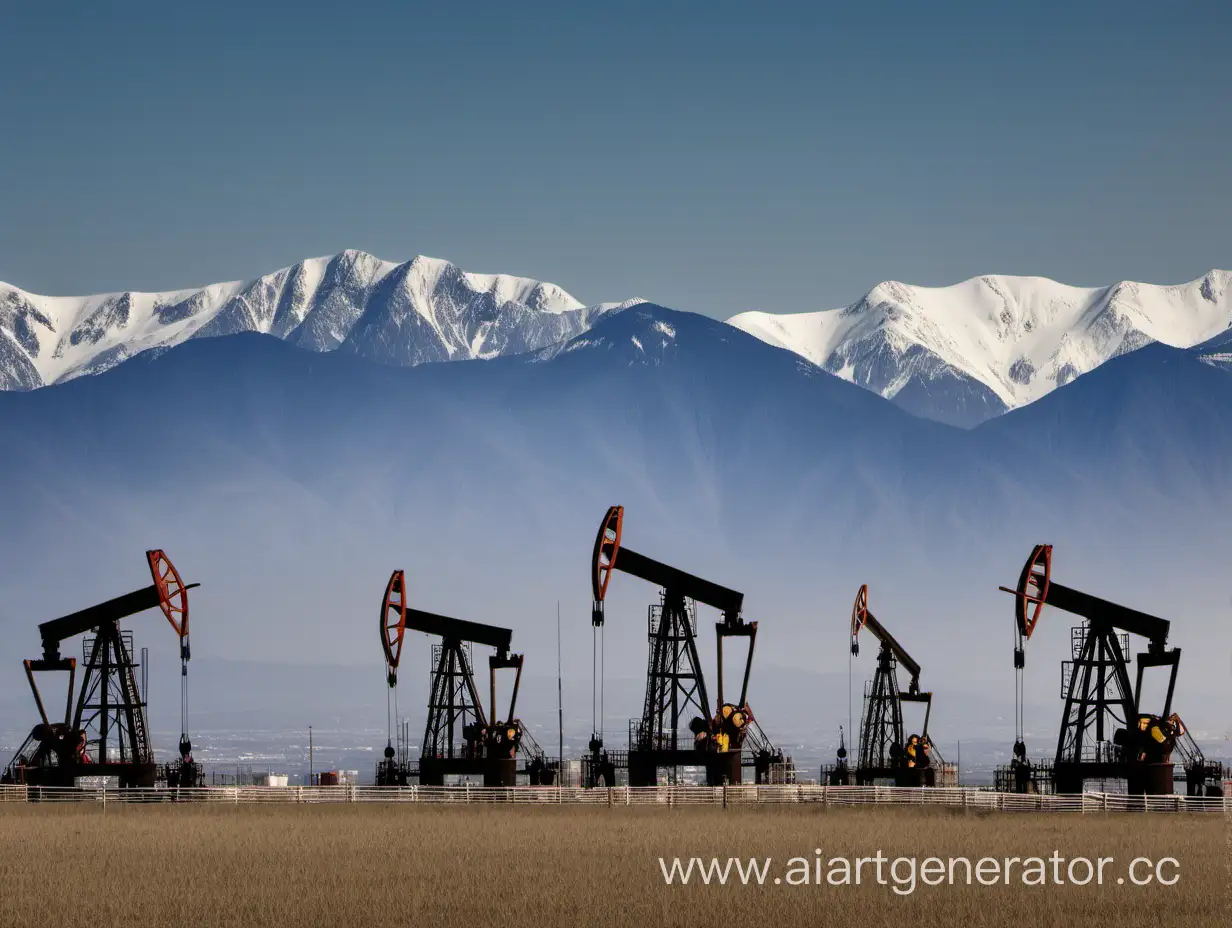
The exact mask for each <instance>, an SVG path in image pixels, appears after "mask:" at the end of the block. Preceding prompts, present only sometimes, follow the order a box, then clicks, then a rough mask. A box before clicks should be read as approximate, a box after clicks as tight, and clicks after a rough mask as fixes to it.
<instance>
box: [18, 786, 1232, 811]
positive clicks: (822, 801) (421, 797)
mask: <svg viewBox="0 0 1232 928" xmlns="http://www.w3.org/2000/svg"><path fill="white" fill-rule="evenodd" d="M4 802H50V803H63V802H78V803H81V802H91V803H99V804H103V805H105V804H106V803H117V802H118V803H126V804H127V803H150V802H198V803H224V804H233V805H238V804H240V803H245V804H251V803H349V802H383V803H428V804H449V803H464V804H465V803H470V804H475V803H479V804H513V805H587V806H613V807H614V806H665V807H668V808H674V807H676V806H722V807H724V808H726V807H727V806H729V805H730V806H753V805H765V806H769V805H794V804H813V805H825V806H857V805H904V806H933V807H948V808H954V809H969V810H973V811H987V812H1076V813H1084V814H1090V813H1100V812H1173V813H1178V812H1179V813H1203V812H1205V813H1222V814H1224V815H1232V796H1229V795H1225V796H1223V797H1193V796H1128V795H1125V794H1123V793H1081V794H1073V795H1058V796H1053V795H1021V794H1017V793H997V792H991V791H989V790H981V789H969V788H958V787H955V788H938V789H923V788H902V787H893V786H727V787H723V786H715V787H710V786H632V787H630V786H613V787H610V788H608V787H601V788H598V789H583V788H581V787H571V786H565V787H556V786H513V787H480V786H205V787H200V788H197V789H175V788H167V789H97V788H95V789H90V788H76V787H74V788H63V787H38V786H0V803H4Z"/></svg>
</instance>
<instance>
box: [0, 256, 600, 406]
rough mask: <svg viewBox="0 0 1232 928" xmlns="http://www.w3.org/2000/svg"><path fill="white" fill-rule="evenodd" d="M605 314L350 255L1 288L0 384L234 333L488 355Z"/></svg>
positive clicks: (527, 288) (552, 291)
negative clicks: (77, 292)
mask: <svg viewBox="0 0 1232 928" xmlns="http://www.w3.org/2000/svg"><path fill="white" fill-rule="evenodd" d="M607 309H608V307H607V306H598V307H592V308H589V309H588V308H587V307H585V306H583V305H582V303H580V302H579V301H578V300H576V299H574V298H573V297H572V296H570V295H569V294H568V293H566V292H565V291H564V290H562V289H561V288H560V287H558V286H556V285H555V284H550V283H543V282H541V281H537V280H531V279H529V278H525V277H513V276H510V275H507V274H471V273H467V272H465V271H463V270H461V269H460V268H458V267H457V266H455V265H453V264H451V263H450V262H448V261H444V260H442V259H440V258H429V257H425V256H423V255H420V256H417V257H415V258H413V259H412V260H411V261H407V262H405V263H402V264H397V263H394V262H391V261H384V260H382V259H380V258H377V257H375V256H373V255H370V254H368V253H367V252H363V251H357V250H353V249H348V250H346V251H343V252H340V253H338V254H336V255H332V256H325V257H318V258H309V259H307V260H305V261H301V262H299V263H298V264H295V265H292V266H291V267H285V268H281V269H279V270H277V271H274V272H273V273H271V274H266V275H264V276H263V277H258V278H257V279H255V280H252V281H232V282H228V283H221V284H211V285H210V286H207V287H201V288H198V289H193V290H177V291H167V292H161V293H141V292H136V291H126V292H123V293H107V294H99V295H95V296H85V297H48V296H41V295H38V294H33V293H28V292H26V291H24V290H21V289H19V288H17V287H13V286H10V285H8V284H4V283H0V389H6V390H30V389H34V388H36V387H41V386H44V385H47V384H52V383H57V382H60V381H64V380H68V379H71V378H73V377H78V376H81V375H83V374H91V373H98V372H101V371H104V370H107V369H108V368H110V367H114V366H115V365H116V364H119V363H120V362H122V361H124V360H125V359H126V358H129V357H131V356H132V355H134V354H137V353H138V352H141V351H144V350H147V349H149V348H164V347H169V346H171V345H175V344H178V343H180V342H182V341H185V340H186V339H189V338H195V337H209V336H219V335H229V334H233V333H236V332H262V333H267V334H270V335H275V336H277V337H279V338H282V339H285V340H286V341H288V342H291V343H292V344H295V345H297V346H299V347H301V348H305V349H308V350H310V351H334V350H343V351H349V352H352V353H355V354H358V355H361V356H363V357H368V358H371V359H373V360H378V361H382V362H384V363H389V364H400V365H413V364H419V363H423V362H425V361H441V360H454V359H460V358H489V357H495V356H498V355H502V354H510V353H520V352H525V351H533V350H536V349H538V348H541V347H543V346H545V345H549V344H552V343H554V342H558V341H561V340H563V339H567V338H569V337H571V336H573V335H575V334H577V333H578V332H580V331H583V330H584V329H585V328H587V327H588V326H589V325H590V323H591V321H592V320H593V319H594V318H595V317H596V316H598V315H600V314H602V313H603V312H605V311H607Z"/></svg>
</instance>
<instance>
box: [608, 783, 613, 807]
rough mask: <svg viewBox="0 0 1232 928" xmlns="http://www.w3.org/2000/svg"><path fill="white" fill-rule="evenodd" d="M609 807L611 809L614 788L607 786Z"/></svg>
mask: <svg viewBox="0 0 1232 928" xmlns="http://www.w3.org/2000/svg"><path fill="white" fill-rule="evenodd" d="M607 807H608V808H609V809H610V808H611V807H612V788H611V787H610V786H609V787H608V788H607Z"/></svg>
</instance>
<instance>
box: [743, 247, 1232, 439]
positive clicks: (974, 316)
mask: <svg viewBox="0 0 1232 928" xmlns="http://www.w3.org/2000/svg"><path fill="white" fill-rule="evenodd" d="M1230 280H1232V273H1229V272H1228V271H1221V270H1212V271H1211V272H1209V273H1208V274H1206V275H1205V276H1204V277H1202V278H1200V279H1198V280H1195V281H1191V282H1190V283H1187V284H1181V285H1178V286H1156V285H1153V284H1144V283H1138V282H1134V281H1122V282H1121V283H1118V284H1114V285H1113V286H1110V287H1071V286H1068V285H1066V284H1061V283H1058V282H1057V281H1054V280H1050V279H1048V278H1046V277H1012V276H1005V275H988V276H983V277H973V278H971V279H970V280H965V281H963V282H962V283H958V284H953V285H951V286H948V287H917V286H911V285H909V284H904V283H901V282H899V281H886V282H884V283H880V284H878V285H877V286H876V287H874V288H873V289H872V290H870V291H869V292H868V294H867V295H865V297H864V298H863V299H861V300H859V301H857V302H856V303H853V304H852V305H851V306H848V307H846V308H844V309H837V310H823V311H821V312H812V313H800V314H797V315H775V314H771V313H764V312H747V313H740V314H738V315H736V316H733V317H732V318H731V319H729V320H728V322H729V323H730V324H731V325H734V326H736V327H737V328H740V329H743V330H744V331H746V332H748V333H750V334H752V335H755V336H757V337H758V338H760V339H762V340H763V341H766V342H769V343H770V344H773V345H777V346H779V347H783V348H787V349H789V350H791V351H794V352H796V353H797V354H799V355H801V356H803V357H805V358H807V359H808V360H810V361H812V362H814V363H815V364H818V365H820V366H822V367H824V368H825V369H827V370H829V371H830V372H831V373H834V374H837V375H838V376H840V377H843V378H844V379H847V380H850V381H852V382H854V383H857V384H859V385H861V386H863V387H866V388H868V389H870V390H873V391H874V392H876V393H879V394H880V395H882V396H884V397H886V398H888V399H891V400H894V401H895V402H897V403H898V404H899V405H900V406H903V407H904V408H906V409H908V410H909V411H911V412H915V413H917V414H919V415H924V416H926V417H928V418H935V419H940V420H941V421H946V422H951V423H954V424H958V425H973V424H976V423H978V422H980V421H983V420H984V419H987V418H991V417H992V416H995V415H998V414H1000V413H1001V412H1004V411H1005V410H1006V409H1012V408H1015V407H1018V406H1022V405H1024V404H1026V403H1030V402H1032V401H1034V400H1037V399H1039V398H1040V397H1042V396H1044V395H1046V394H1047V393H1049V392H1050V391H1052V390H1054V389H1056V388H1057V387H1059V386H1064V385H1065V384H1066V383H1069V382H1070V381H1071V380H1073V379H1074V378H1075V377H1078V376H1080V375H1082V374H1085V373H1087V372H1088V371H1090V370H1092V369H1094V368H1095V367H1098V366H1099V365H1100V364H1102V363H1103V362H1104V361H1106V360H1108V359H1109V358H1113V357H1116V356H1118V355H1120V354H1124V353H1126V352H1129V351H1133V350H1136V349H1138V348H1141V347H1142V346H1144V345H1146V344H1149V343H1151V342H1156V341H1157V342H1163V343H1165V344H1168V345H1172V346H1174V347H1182V348H1188V347H1191V346H1193V345H1196V344H1198V343H1200V342H1203V341H1205V340H1207V339H1209V338H1211V337H1213V336H1214V335H1216V334H1218V333H1219V332H1221V331H1223V330H1224V329H1227V328H1228V327H1229V325H1232V294H1230V288H1229V282H1230Z"/></svg>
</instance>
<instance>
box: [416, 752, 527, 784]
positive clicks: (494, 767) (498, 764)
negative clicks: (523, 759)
mask: <svg viewBox="0 0 1232 928" xmlns="http://www.w3.org/2000/svg"><path fill="white" fill-rule="evenodd" d="M447 776H462V777H475V778H479V777H482V778H483V785H484V786H516V785H517V783H518V767H517V759H516V758H513V757H489V758H478V759H474V758H466V757H421V758H420V759H419V785H420V786H444V785H445V777H447Z"/></svg>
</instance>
